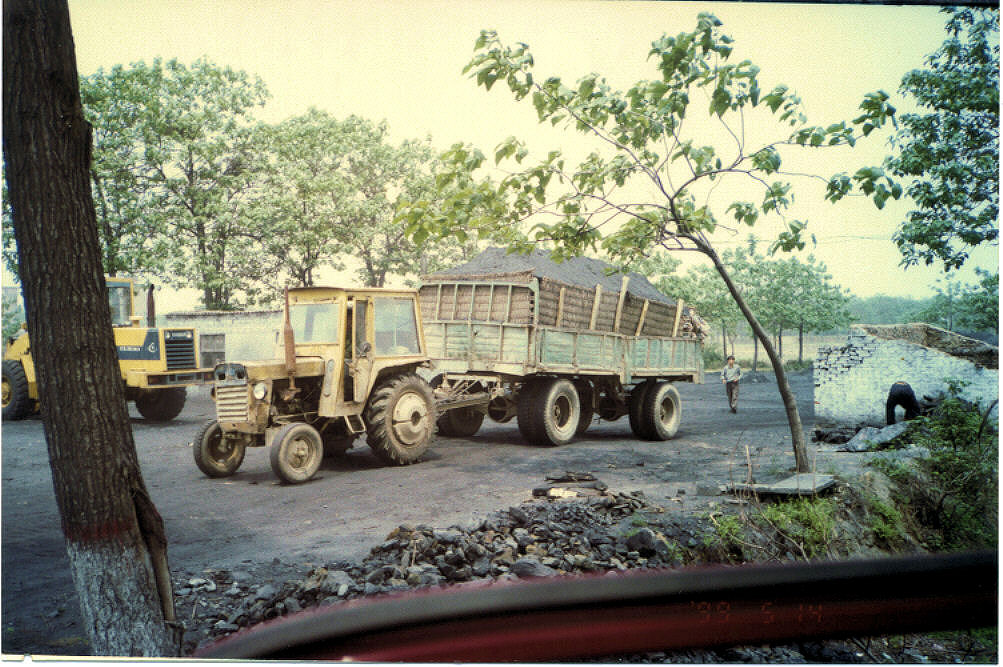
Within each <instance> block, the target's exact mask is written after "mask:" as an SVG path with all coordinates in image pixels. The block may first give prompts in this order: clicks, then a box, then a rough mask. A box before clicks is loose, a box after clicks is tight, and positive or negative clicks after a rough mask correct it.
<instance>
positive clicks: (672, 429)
mask: <svg viewBox="0 0 1003 667" xmlns="http://www.w3.org/2000/svg"><path fill="white" fill-rule="evenodd" d="M681 418H682V401H681V400H680V398H679V391H678V390H677V389H676V388H675V387H674V386H672V383H670V382H659V383H658V384H656V385H654V386H653V387H652V388H651V389H650V390H649V391H648V393H647V394H646V395H645V397H644V405H643V409H642V410H641V421H642V423H643V424H644V425H645V428H646V430H647V432H648V433H650V434H651V435H650V436H649V437H648V439H649V440H668V439H670V438H672V437H673V436H675V434H676V431H678V430H679V421H680V419H681Z"/></svg>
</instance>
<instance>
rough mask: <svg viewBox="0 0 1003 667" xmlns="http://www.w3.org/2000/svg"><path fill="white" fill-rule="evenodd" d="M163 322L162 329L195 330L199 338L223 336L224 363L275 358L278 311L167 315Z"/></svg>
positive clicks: (279, 317)
mask: <svg viewBox="0 0 1003 667" xmlns="http://www.w3.org/2000/svg"><path fill="white" fill-rule="evenodd" d="M164 319H165V320H166V325H165V326H169V327H175V326H190V327H195V329H196V330H197V331H198V333H199V336H205V335H213V334H223V335H224V336H225V348H224V349H225V355H226V361H258V360H261V359H274V358H276V340H277V338H276V337H277V335H278V333H279V332H280V331H281V330H282V311H280V310H275V311H247V312H227V311H205V312H200V311H194V312H182V313H167V314H166V315H165V316H164ZM200 348H201V346H200ZM279 356H281V354H280V355H279Z"/></svg>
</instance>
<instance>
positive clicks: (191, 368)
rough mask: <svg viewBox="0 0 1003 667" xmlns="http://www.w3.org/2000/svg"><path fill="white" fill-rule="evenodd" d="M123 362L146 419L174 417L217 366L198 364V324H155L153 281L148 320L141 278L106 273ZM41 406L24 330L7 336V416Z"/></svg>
mask: <svg viewBox="0 0 1003 667" xmlns="http://www.w3.org/2000/svg"><path fill="white" fill-rule="evenodd" d="M105 282H106V284H107V286H108V303H109V305H110V306H111V317H112V326H113V330H114V335H115V346H116V347H117V348H118V365H119V369H120V371H121V374H122V382H123V383H124V384H125V397H126V400H129V401H135V403H136V409H137V410H139V413H140V414H141V415H143V417H144V418H145V419H148V420H150V421H155V422H164V421H170V420H172V419H174V418H175V417H177V416H178V414H179V413H180V412H181V410H182V408H184V405H185V398H186V393H187V389H186V388H187V387H189V386H192V385H200V384H204V383H205V382H207V381H210V380H211V379H212V369H210V368H199V367H198V358H199V356H198V340H197V339H198V336H197V334H196V331H195V330H194V329H185V328H170V329H158V328H157V327H156V326H155V325H154V307H153V286H152V285H150V287H149V291H148V300H147V319H148V321H147V325H148V326H145V327H144V326H142V325H141V319H142V318H141V317H140V316H139V315H137V314H136V308H135V288H136V286H135V282H134V281H133V280H132V279H130V278H118V277H114V278H112V277H106V278H105ZM37 411H38V384H37V383H36V381H35V363H34V361H33V360H32V357H31V344H30V343H29V341H28V334H27V332H26V331H24V330H23V329H22V330H21V332H20V334H19V335H17V336H15V337H13V338H11V339H10V340H9V341H7V346H6V349H5V350H4V356H3V418H4V419H5V420H8V419H9V420H16V419H23V418H24V417H27V416H28V415H30V414H32V413H34V412H37Z"/></svg>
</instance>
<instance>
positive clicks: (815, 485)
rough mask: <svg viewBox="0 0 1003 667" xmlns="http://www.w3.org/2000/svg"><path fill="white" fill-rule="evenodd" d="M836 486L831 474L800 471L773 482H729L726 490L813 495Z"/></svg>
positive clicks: (762, 493) (766, 494)
mask: <svg viewBox="0 0 1003 667" xmlns="http://www.w3.org/2000/svg"><path fill="white" fill-rule="evenodd" d="M834 486H836V478H835V477H833V476H832V475H816V474H815V473H811V472H802V473H799V474H797V475H794V476H792V477H788V478H787V479H782V480H780V481H779V482H774V483H773V484H730V485H729V486H728V490H729V491H732V492H735V491H739V492H746V493H755V494H757V495H761V496H770V495H772V496H813V495H815V494H817V493H821V492H822V491H826V490H828V489H831V488H832V487H834Z"/></svg>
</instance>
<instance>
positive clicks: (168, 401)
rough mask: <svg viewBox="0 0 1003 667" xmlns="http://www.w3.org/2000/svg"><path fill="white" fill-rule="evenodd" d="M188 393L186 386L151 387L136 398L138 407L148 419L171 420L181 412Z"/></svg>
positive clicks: (156, 420) (140, 412) (153, 420)
mask: <svg viewBox="0 0 1003 667" xmlns="http://www.w3.org/2000/svg"><path fill="white" fill-rule="evenodd" d="M187 393H188V392H187V390H186V389H185V388H184V387H171V388H170V389H150V390H147V391H144V392H143V393H141V394H140V395H139V396H138V397H137V398H136V409H137V410H139V414H141V415H143V419H146V420H147V421H151V422H169V421H171V420H172V419H174V418H175V417H177V416H178V415H179V414H181V410H183V409H184V407H185V398H186V396H187Z"/></svg>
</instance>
